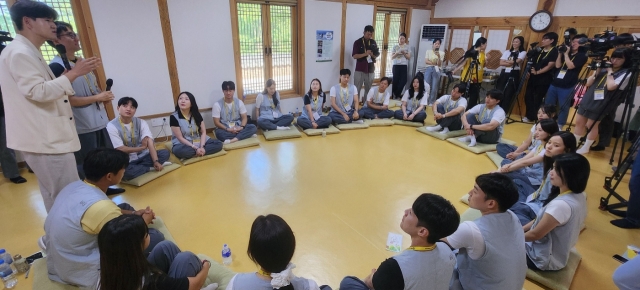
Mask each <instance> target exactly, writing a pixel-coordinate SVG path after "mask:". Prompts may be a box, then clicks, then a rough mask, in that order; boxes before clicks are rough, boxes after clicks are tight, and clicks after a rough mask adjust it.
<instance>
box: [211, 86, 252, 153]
mask: <svg viewBox="0 0 640 290" xmlns="http://www.w3.org/2000/svg"><path fill="white" fill-rule="evenodd" d="M222 92H223V93H224V97H223V98H222V99H220V100H218V101H217V102H215V103H214V104H213V108H212V109H211V111H212V113H211V115H213V124H214V125H215V126H216V129H215V134H216V138H218V140H220V141H222V142H224V144H229V143H233V142H236V141H240V140H244V139H247V138H249V137H256V132H258V127H256V125H253V124H248V123H247V122H248V119H247V108H246V107H245V106H244V103H243V102H242V101H241V100H240V99H238V98H236V97H234V96H233V95H234V94H235V92H236V84H235V83H234V82H232V81H225V82H222Z"/></svg>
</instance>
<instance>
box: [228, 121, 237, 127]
mask: <svg viewBox="0 0 640 290" xmlns="http://www.w3.org/2000/svg"><path fill="white" fill-rule="evenodd" d="M227 126H229V128H233V127H235V126H236V123H235V122H229V123H228V124H227Z"/></svg>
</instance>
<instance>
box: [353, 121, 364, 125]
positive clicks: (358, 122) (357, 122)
mask: <svg viewBox="0 0 640 290" xmlns="http://www.w3.org/2000/svg"><path fill="white" fill-rule="evenodd" d="M353 123H355V124H364V121H362V120H357V121H353Z"/></svg>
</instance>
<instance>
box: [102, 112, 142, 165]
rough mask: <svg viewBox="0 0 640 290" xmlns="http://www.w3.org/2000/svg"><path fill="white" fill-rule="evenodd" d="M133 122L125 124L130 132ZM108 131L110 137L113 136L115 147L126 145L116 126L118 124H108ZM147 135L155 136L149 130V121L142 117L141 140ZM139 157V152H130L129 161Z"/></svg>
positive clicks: (112, 141) (112, 142)
mask: <svg viewBox="0 0 640 290" xmlns="http://www.w3.org/2000/svg"><path fill="white" fill-rule="evenodd" d="M131 124H133V122H130V123H129V124H124V126H125V127H126V128H127V130H129V132H131ZM107 132H109V137H110V138H111V144H112V145H113V148H118V147H122V146H124V142H123V141H122V136H121V135H120V132H119V131H118V128H116V126H114V125H113V124H112V123H111V122H109V123H108V124H107ZM145 137H149V138H153V135H151V130H149V125H148V124H147V122H146V121H145V120H142V119H140V140H142V139H144V138H145ZM137 159H138V153H129V161H133V160H137Z"/></svg>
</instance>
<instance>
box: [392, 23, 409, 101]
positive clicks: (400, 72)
mask: <svg viewBox="0 0 640 290" xmlns="http://www.w3.org/2000/svg"><path fill="white" fill-rule="evenodd" d="M410 59H411V51H410V50H409V45H408V44H407V34H405V33H404V32H403V33H400V37H398V44H396V45H395V46H394V47H393V49H392V50H391V60H392V61H393V67H392V68H391V70H392V72H393V97H394V98H400V96H401V95H402V91H404V87H405V84H406V83H407V72H408V64H409V60H410Z"/></svg>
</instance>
